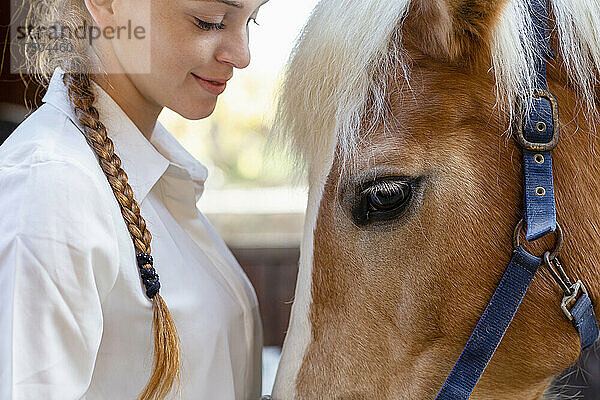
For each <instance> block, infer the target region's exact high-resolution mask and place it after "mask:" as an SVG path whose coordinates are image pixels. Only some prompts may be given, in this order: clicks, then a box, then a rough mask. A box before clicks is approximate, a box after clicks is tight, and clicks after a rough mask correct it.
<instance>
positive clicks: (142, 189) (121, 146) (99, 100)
mask: <svg viewBox="0 0 600 400" xmlns="http://www.w3.org/2000/svg"><path fill="white" fill-rule="evenodd" d="M63 74H64V70H63V69H62V68H61V67H56V69H55V70H54V73H53V74H52V77H51V79H50V83H49V85H48V90H47V91H46V94H45V95H44V97H43V98H42V102H45V103H49V104H52V105H53V106H55V107H56V108H58V109H59V110H61V111H62V112H64V113H65V114H66V115H67V116H68V117H69V118H70V119H71V120H72V121H73V122H74V123H75V125H76V126H77V127H78V128H79V130H80V131H82V132H83V127H82V126H81V123H80V122H79V120H78V119H77V117H76V116H75V113H74V111H73V108H72V105H71V103H70V101H69V98H68V89H67V87H66V86H65V84H64V83H63ZM92 86H93V87H94V93H95V94H96V102H95V103H94V105H95V106H96V108H97V109H98V114H99V116H100V121H102V123H103V124H104V126H105V127H106V130H107V133H108V136H109V137H110V138H111V140H112V141H113V144H114V148H115V153H116V154H117V156H119V158H120V159H121V166H122V167H123V170H124V171H125V173H126V174H127V177H128V182H129V185H130V186H131V189H132V190H133V193H134V196H135V200H136V201H138V202H139V203H141V202H142V201H143V200H144V198H145V197H146V195H147V194H148V192H150V190H151V189H152V187H153V186H154V185H155V184H156V182H157V181H158V180H159V179H160V177H161V176H162V175H163V174H165V172H166V173H167V174H168V173H169V171H173V172H175V173H178V174H180V175H181V174H183V176H184V177H185V178H186V179H189V180H190V181H191V182H192V185H193V187H194V193H195V199H196V202H197V201H198V200H199V199H200V196H201V195H202V192H203V190H204V181H205V180H206V177H207V169H206V167H205V166H204V165H203V164H201V163H200V162H199V161H198V160H196V159H195V158H194V157H193V156H192V155H191V154H190V153H188V152H187V150H185V149H184V148H183V146H182V145H181V144H180V143H179V141H178V140H177V139H176V138H175V137H174V136H173V135H172V134H171V133H170V132H169V131H168V130H167V129H166V128H165V127H164V126H163V125H162V124H161V123H160V122H159V121H157V122H156V125H155V127H154V130H153V132H152V136H151V137H150V140H148V139H147V138H146V137H145V136H144V134H143V133H142V132H141V131H140V130H139V129H138V128H137V126H135V124H134V123H133V121H131V119H130V118H129V117H128V116H127V114H125V112H124V111H123V110H122V109H121V107H120V106H119V105H118V104H117V103H116V102H115V101H114V100H113V99H112V97H110V96H109V95H108V93H106V92H105V91H104V90H103V89H102V88H101V87H100V86H99V85H98V84H96V83H95V82H94V81H92Z"/></svg>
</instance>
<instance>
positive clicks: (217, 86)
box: [192, 73, 227, 96]
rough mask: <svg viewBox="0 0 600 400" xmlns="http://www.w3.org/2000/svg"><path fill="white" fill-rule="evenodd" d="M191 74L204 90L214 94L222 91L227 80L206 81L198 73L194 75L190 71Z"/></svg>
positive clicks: (216, 94)
mask: <svg viewBox="0 0 600 400" xmlns="http://www.w3.org/2000/svg"><path fill="white" fill-rule="evenodd" d="M192 76H193V77H194V79H196V82H198V83H199V84H200V86H202V88H204V90H206V91H207V92H208V93H210V94H213V95H215V96H218V95H220V94H221V93H223V91H224V90H225V87H226V86H227V82H223V83H219V82H214V81H208V80H206V79H202V78H200V77H199V76H198V75H195V74H194V73H192Z"/></svg>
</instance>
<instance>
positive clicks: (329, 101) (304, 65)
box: [273, 0, 600, 166]
mask: <svg viewBox="0 0 600 400" xmlns="http://www.w3.org/2000/svg"><path fill="white" fill-rule="evenodd" d="M413 1H414V0H413ZM525 3H526V2H525V0H508V1H507V2H506V4H505V5H504V7H503V9H502V11H501V12H500V15H499V16H498V18H497V20H496V25H495V26H494V27H493V29H492V38H491V41H492V42H491V43H490V48H491V60H492V65H490V68H493V71H494V74H495V77H496V96H497V99H498V102H497V105H498V107H499V110H500V111H501V112H503V113H506V114H507V115H508V116H509V118H508V120H509V121H511V120H512V104H513V99H515V98H516V96H517V94H519V93H527V92H529V91H530V89H531V88H532V84H533V83H532V82H533V80H532V76H533V75H534V66H533V54H534V53H535V51H536V49H535V46H534V45H533V39H532V34H531V32H532V29H531V20H530V17H529V12H528V10H527V5H526V4H525ZM409 6H410V0H398V1H393V2H389V1H384V0H371V1H364V0H322V1H321V2H320V3H319V4H318V5H317V6H316V8H315V9H314V10H313V13H312V15H311V17H310V18H309V20H308V22H307V23H306V25H305V26H304V28H303V30H302V32H301V34H300V36H299V39H298V42H297V44H296V46H295V48H294V50H293V51H292V54H291V56H290V58H289V61H288V65H287V68H286V72H285V75H284V80H283V83H282V87H281V90H280V95H279V99H278V110H277V113H276V116H275V119H274V122H273V133H274V134H275V136H276V137H278V138H280V139H283V140H284V141H285V142H288V143H290V144H291V148H292V149H293V151H294V153H295V154H296V155H298V156H299V157H300V158H301V159H302V160H303V161H304V162H306V163H307V164H308V165H309V166H314V165H315V164H317V165H318V164H321V163H322V162H325V160H326V159H328V158H330V153H332V152H333V150H334V149H337V150H338V152H339V154H338V155H339V156H340V157H342V158H343V159H344V160H345V161H348V160H351V159H352V155H353V153H354V150H355V149H356V148H357V146H358V144H359V143H360V136H359V135H358V132H359V130H360V129H361V121H362V120H363V118H364V116H365V114H366V113H367V112H368V113H369V117H370V118H372V120H371V121H370V124H369V126H376V125H377V123H383V125H384V127H385V121H386V114H387V109H386V100H385V99H386V94H387V87H386V79H385V77H386V76H387V75H389V74H394V73H397V72H396V71H402V73H401V74H402V75H403V76H402V77H401V79H404V80H405V81H406V84H408V85H410V71H409V69H408V67H407V63H406V62H405V58H404V56H405V54H404V52H403V48H402V37H401V33H400V32H401V30H400V28H401V26H402V23H403V21H404V19H405V18H406V16H407V13H408V12H409ZM552 12H553V14H554V16H555V19H556V29H557V31H558V37H559V49H555V50H557V51H558V52H559V53H560V55H561V56H562V59H563V60H564V64H565V67H566V70H567V71H568V73H569V77H570V79H571V80H572V82H573V83H575V86H576V87H577V88H578V90H579V95H580V98H581V105H582V108H583V109H584V111H585V112H587V113H588V114H590V115H593V116H596V115H597V108H596V105H595V91H596V85H597V79H598V71H599V70H600V42H599V38H600V19H598V18H597V17H595V16H598V15H600V3H598V2H597V1H595V0H577V1H573V0H552Z"/></svg>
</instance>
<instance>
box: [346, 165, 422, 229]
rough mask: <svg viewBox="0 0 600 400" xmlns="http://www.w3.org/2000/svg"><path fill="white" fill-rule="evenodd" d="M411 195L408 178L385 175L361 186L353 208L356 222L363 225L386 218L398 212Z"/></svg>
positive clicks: (390, 217) (394, 215) (410, 185)
mask: <svg viewBox="0 0 600 400" xmlns="http://www.w3.org/2000/svg"><path fill="white" fill-rule="evenodd" d="M411 195H412V180H411V179H410V178H400V177H394V178H390V177H386V178H382V179H378V180H375V181H372V182H369V183H368V184H367V185H364V186H363V187H362V190H361V192H360V204H359V205H358V207H355V208H354V210H353V213H352V214H353V217H354V220H355V221H356V223H358V224H359V225H364V224H367V223H369V222H372V221H375V220H380V221H381V220H388V219H392V218H394V217H396V216H397V215H398V214H400V213H401V212H402V211H403V210H404V209H405V208H406V206H407V205H408V204H409V200H410V198H411Z"/></svg>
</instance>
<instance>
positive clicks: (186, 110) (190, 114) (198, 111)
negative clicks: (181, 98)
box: [173, 101, 217, 120]
mask: <svg viewBox="0 0 600 400" xmlns="http://www.w3.org/2000/svg"><path fill="white" fill-rule="evenodd" d="M216 104H217V103H216V101H215V102H212V104H207V102H203V103H202V104H198V105H197V106H196V107H190V105H193V103H190V105H187V106H186V107H181V108H180V109H175V110H173V111H175V112H176V113H177V114H179V115H181V116H182V117H183V118H186V119H190V120H197V119H202V118H206V117H208V116H210V115H211V114H212V113H213V111H214V110H215V106H216Z"/></svg>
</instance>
